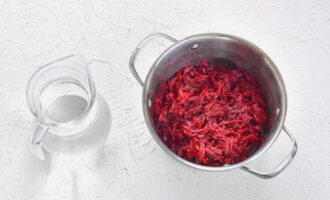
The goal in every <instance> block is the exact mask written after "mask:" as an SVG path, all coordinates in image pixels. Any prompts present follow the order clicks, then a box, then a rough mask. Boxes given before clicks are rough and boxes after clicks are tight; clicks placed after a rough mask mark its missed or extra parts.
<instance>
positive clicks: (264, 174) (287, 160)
mask: <svg viewBox="0 0 330 200" xmlns="http://www.w3.org/2000/svg"><path fill="white" fill-rule="evenodd" d="M283 130H284V131H285V132H286V134H287V135H288V136H289V137H290V139H291V141H292V143H293V148H292V150H291V152H290V153H289V154H288V155H287V156H286V157H285V158H284V159H283V160H282V162H281V163H280V164H279V165H277V166H276V167H275V168H274V169H273V170H272V171H270V172H258V171H256V170H254V169H251V168H249V167H246V166H244V167H242V168H241V169H243V170H245V171H247V172H249V173H251V174H253V175H256V176H258V177H260V178H264V179H269V178H273V177H275V176H277V175H278V174H280V173H281V172H282V171H283V170H284V169H285V168H286V167H287V166H288V165H289V164H290V163H291V161H292V160H293V158H294V157H295V155H296V153H297V149H298V145H297V142H296V140H295V139H294V137H293V135H292V134H291V133H290V131H289V130H288V129H287V128H286V127H285V126H284V127H283Z"/></svg>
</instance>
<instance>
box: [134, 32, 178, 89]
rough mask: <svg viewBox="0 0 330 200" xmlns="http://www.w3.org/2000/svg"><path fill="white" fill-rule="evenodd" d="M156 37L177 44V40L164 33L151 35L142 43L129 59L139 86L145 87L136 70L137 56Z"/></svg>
mask: <svg viewBox="0 0 330 200" xmlns="http://www.w3.org/2000/svg"><path fill="white" fill-rule="evenodd" d="M156 37H163V38H165V39H168V40H170V41H171V42H177V40H176V39H174V38H172V37H171V36H168V35H166V34H164V33H153V34H151V35H148V36H147V37H145V38H144V39H143V40H142V41H141V42H140V43H139V45H138V46H137V47H136V48H135V49H134V51H133V53H132V55H131V58H130V59H129V69H130V71H131V73H132V74H133V76H134V77H135V79H136V80H137V81H138V82H139V84H140V85H141V86H143V81H142V79H141V77H140V75H139V74H138V73H137V71H136V69H135V60H136V56H137V55H138V54H139V52H140V51H141V49H142V48H143V47H144V46H145V45H146V44H148V42H150V41H151V40H152V39H154V38H156Z"/></svg>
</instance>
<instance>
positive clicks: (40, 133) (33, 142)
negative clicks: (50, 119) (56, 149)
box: [30, 122, 49, 160]
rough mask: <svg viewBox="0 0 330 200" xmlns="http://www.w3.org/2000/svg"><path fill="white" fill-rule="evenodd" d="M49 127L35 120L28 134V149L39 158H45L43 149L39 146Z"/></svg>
mask: <svg viewBox="0 0 330 200" xmlns="http://www.w3.org/2000/svg"><path fill="white" fill-rule="evenodd" d="M48 129H49V127H48V126H46V125H43V124H41V123H39V122H36V124H35V126H34V127H33V129H32V132H31V135H30V149H31V151H32V153H33V154H34V155H35V156H36V157H37V158H39V159H40V160H45V158H46V157H45V153H44V149H43V147H42V146H41V141H42V139H43V138H44V136H45V134H46V133H47V131H48Z"/></svg>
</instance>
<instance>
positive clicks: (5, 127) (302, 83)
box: [0, 0, 330, 200]
mask: <svg viewBox="0 0 330 200" xmlns="http://www.w3.org/2000/svg"><path fill="white" fill-rule="evenodd" d="M154 32H164V33H167V34H169V35H171V36H173V37H175V38H178V39H180V38H183V37H186V36H188V35H192V34H196V33H201V32H223V33H229V34H234V35H238V36H241V37H243V38H246V39H248V40H250V41H252V42H254V43H256V44H257V45H258V46H259V47H261V48H262V49H264V50H265V51H266V52H267V53H268V55H269V56H270V57H271V58H272V59H273V60H274V61H275V63H276V64H277V65H278V68H279V69H280V71H281V73H282V75H283V78H284V81H285V83H286V87H287V91H288V97H289V107H288V115H287V120H286V125H287V126H288V127H289V129H290V130H291V131H292V133H293V134H294V135H295V137H296V139H297V141H298V144H299V151H298V154H297V157H296V158H295V160H294V161H293V163H292V164H291V165H290V166H289V167H288V168H287V169H286V170H285V171H284V172H283V173H282V174H281V175H279V176H278V177H276V178H275V179H271V180H262V179H259V178H257V177H254V176H252V175H250V174H247V173H245V172H243V171H241V170H234V171H230V172H225V173H209V172H203V171H197V170H194V169H191V168H188V167H186V166H183V165H181V164H180V163H177V162H176V161H174V160H173V159H171V158H170V157H168V156H167V155H166V154H165V153H164V152H163V151H162V150H161V149H160V148H159V147H158V146H157V144H156V143H155V142H154V141H153V140H152V139H151V136H150V134H149V133H148V131H147V128H146V125H145V124H144V120H143V116H142V112H141V102H140V99H141V88H140V87H139V85H138V84H137V83H136V81H135V80H134V79H133V76H131V74H130V73H129V70H128V66H127V63H128V59H129V56H130V53H131V51H132V50H133V48H134V47H135V46H136V45H137V43H138V42H139V41H140V40H141V39H142V38H143V37H145V36H146V35H148V34H150V33H154ZM329 35H330V1H327V0H319V1H317V0H301V1H288V0H274V1H267V3H266V1H261V0H254V1H246V0H241V1H230V0H227V1H219V0H213V1H197V0H187V1H174V0H173V1H160V0H153V1H150V0H138V1H128V0H113V1H106V0H86V1H83V0H65V1H64V0H57V1H53V0H39V1H37V0H31V1H20V0H16V1H9V0H0V99H1V101H0V102H1V103H0V136H1V139H0V199H1V200H2V199H4V200H27V199H32V200H36V199H42V200H55V199H56V200H57V199H65V200H71V199H74V200H78V199H81V200H86V199H88V200H89V199H90V200H92V199H93V200H94V199H107V200H108V199H116V200H121V199H143V200H146V199H149V200H156V199H164V200H168V199H268V200H271V199H283V200H284V199H288V200H294V199H320V200H323V199H329V198H330V157H329V153H330V146H329V145H330V143H329V142H330V134H329V131H330V130H329V129H330V103H329V102H330V92H329V88H328V87H329V85H330V79H329V77H330V68H329V54H330V38H329ZM165 46H166V45H162V48H164V47H165ZM156 47H157V45H153V46H152V48H156ZM159 51H161V50H160V48H159V47H158V49H157V50H156V51H155V50H154V51H153V53H150V54H145V55H157V53H158V52H159ZM72 53H80V54H84V55H85V56H86V57H88V58H94V59H99V60H101V61H104V62H105V64H104V65H105V66H106V67H107V70H108V74H103V75H104V77H100V78H103V79H104V78H105V77H106V78H107V81H103V84H105V86H103V89H102V91H100V92H102V93H103V94H102V95H103V96H104V97H105V99H106V100H107V101H108V103H109V105H110V108H111V114H112V117H113V121H112V127H111V134H110V136H109V138H108V140H107V141H106V146H105V147H104V148H101V149H99V150H98V151H94V152H93V151H90V152H88V153H85V154H82V155H77V156H75V157H74V159H72V158H71V157H70V159H68V158H67V157H66V156H57V157H52V158H51V159H49V160H47V161H45V162H41V161H38V160H37V159H35V158H34V157H33V156H32V155H31V153H30V151H29V150H28V137H29V132H30V121H31V120H30V119H31V115H30V113H29V111H28V109H27V107H26V103H25V85H26V82H27V80H28V78H29V76H30V75H31V74H32V72H33V71H34V70H35V69H37V67H38V66H40V65H42V64H45V63H47V62H49V61H51V60H54V59H56V58H59V57H62V56H65V55H68V54H72ZM144 60H145V61H144ZM147 60H149V61H151V60H152V58H150V56H145V59H144V58H141V59H140V62H139V63H140V64H139V66H140V67H139V70H140V71H142V72H143V73H146V71H147V68H148V66H149V63H148V64H147ZM106 63H107V64H106ZM141 63H142V64H143V66H141ZM288 150H289V142H288V138H287V137H286V136H285V135H284V134H283V135H281V137H280V138H279V140H278V141H277V142H276V145H274V146H273V147H272V149H271V150H270V151H269V152H267V154H266V155H264V156H263V157H262V158H260V159H259V160H258V161H257V162H256V163H255V164H254V165H253V166H254V167H263V168H271V167H272V166H273V165H274V164H276V163H277V162H278V161H279V160H280V158H281V157H283V156H284V155H285V153H286V152H287V151H288Z"/></svg>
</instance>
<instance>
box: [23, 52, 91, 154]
mask: <svg viewBox="0 0 330 200" xmlns="http://www.w3.org/2000/svg"><path fill="white" fill-rule="evenodd" d="M26 97H27V104H28V107H29V109H30V111H31V112H32V114H33V116H34V125H33V126H32V132H31V135H30V148H31V151H32V153H33V154H34V155H35V156H37V157H38V158H40V159H42V160H43V159H45V154H44V149H43V146H42V141H43V138H44V137H45V135H46V134H50V133H51V134H54V135H56V136H70V135H75V134H78V133H80V132H81V131H82V130H85V129H86V128H87V127H88V126H89V125H90V124H91V122H92V121H93V119H94V117H95V111H94V110H95V109H94V108H93V107H95V106H94V105H95V99H96V91H95V85H94V83H93V80H92V77H91V75H90V73H89V70H88V63H87V61H86V59H85V58H84V57H83V56H80V55H70V56H67V57H64V58H61V59H58V60H56V61H53V62H51V63H49V64H46V65H45V66H43V67H41V68H40V69H38V70H37V71H36V72H35V73H34V74H33V75H32V76H31V78H30V80H29V82H28V86H27V94H26Z"/></svg>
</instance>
